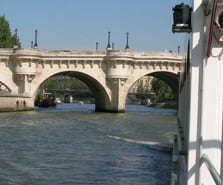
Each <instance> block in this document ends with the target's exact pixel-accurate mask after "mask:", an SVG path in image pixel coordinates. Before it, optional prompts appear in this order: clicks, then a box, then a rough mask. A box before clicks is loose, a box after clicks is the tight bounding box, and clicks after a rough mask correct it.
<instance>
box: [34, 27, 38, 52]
mask: <svg viewBox="0 0 223 185" xmlns="http://www.w3.org/2000/svg"><path fill="white" fill-rule="evenodd" d="M34 47H35V48H36V47H38V44H37V30H35V43H34Z"/></svg>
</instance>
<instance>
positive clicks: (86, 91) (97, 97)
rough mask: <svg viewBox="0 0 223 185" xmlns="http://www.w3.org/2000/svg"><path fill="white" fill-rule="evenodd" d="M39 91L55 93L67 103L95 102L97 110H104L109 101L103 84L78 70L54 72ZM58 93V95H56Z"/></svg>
mask: <svg viewBox="0 0 223 185" xmlns="http://www.w3.org/2000/svg"><path fill="white" fill-rule="evenodd" d="M38 92H40V93H42V92H47V93H52V94H54V97H55V98H60V100H61V101H63V102H65V103H73V102H75V103H81V104H82V103H93V104H95V111H103V110H105V109H106V106H107V104H108V103H109V101H110V100H109V97H108V96H107V93H106V91H105V89H104V88H103V87H102V85H101V84H100V83H99V82H98V81H97V80H96V79H94V78H93V77H91V76H89V75H87V74H84V73H81V72H76V71H66V72H61V73H57V74H54V75H52V76H50V77H48V78H47V79H45V80H44V81H43V82H42V83H41V85H40V86H39V89H38V90H37V93H36V96H37V95H38ZM55 95H56V96H55Z"/></svg>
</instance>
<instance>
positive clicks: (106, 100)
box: [33, 71, 111, 111]
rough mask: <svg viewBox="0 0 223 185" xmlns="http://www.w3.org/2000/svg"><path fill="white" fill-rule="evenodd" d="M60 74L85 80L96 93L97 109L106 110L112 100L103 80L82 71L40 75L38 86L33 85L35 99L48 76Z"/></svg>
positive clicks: (37, 80)
mask: <svg viewBox="0 0 223 185" xmlns="http://www.w3.org/2000/svg"><path fill="white" fill-rule="evenodd" d="M60 74H63V75H68V76H71V77H75V78H77V79H79V80H81V81H82V82H84V83H85V84H86V85H87V86H88V87H89V89H90V90H91V92H92V93H93V94H94V98H95V111H101V110H105V109H106V106H109V104H110V101H111V100H110V97H109V91H108V90H107V89H106V88H105V87H104V86H103V84H101V82H99V80H98V79H96V78H94V76H90V75H89V74H86V73H84V72H80V71H60V72H56V73H55V72H54V73H49V74H48V75H43V76H41V77H39V78H38V79H36V82H38V83H36V86H35V87H33V92H34V93H33V101H34V99H35V96H36V93H37V90H38V88H39V87H40V86H41V84H42V83H44V82H45V81H46V80H47V79H48V78H50V77H52V76H55V75H60ZM40 79H41V80H40Z"/></svg>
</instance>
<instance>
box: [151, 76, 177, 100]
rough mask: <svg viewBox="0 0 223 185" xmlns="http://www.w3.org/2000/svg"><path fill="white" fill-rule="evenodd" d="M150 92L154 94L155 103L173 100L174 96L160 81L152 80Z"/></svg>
mask: <svg viewBox="0 0 223 185" xmlns="http://www.w3.org/2000/svg"><path fill="white" fill-rule="evenodd" d="M151 85H152V91H153V92H154V99H156V101H165V100H173V99H174V94H173V92H172V89H171V88H170V87H169V86H168V85H167V84H166V83H165V82H164V81H162V80H160V79H158V78H153V80H152V84H151Z"/></svg>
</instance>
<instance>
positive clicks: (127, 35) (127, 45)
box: [125, 32, 129, 49]
mask: <svg viewBox="0 0 223 185" xmlns="http://www.w3.org/2000/svg"><path fill="white" fill-rule="evenodd" d="M125 49H129V32H127V33H126V46H125Z"/></svg>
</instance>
